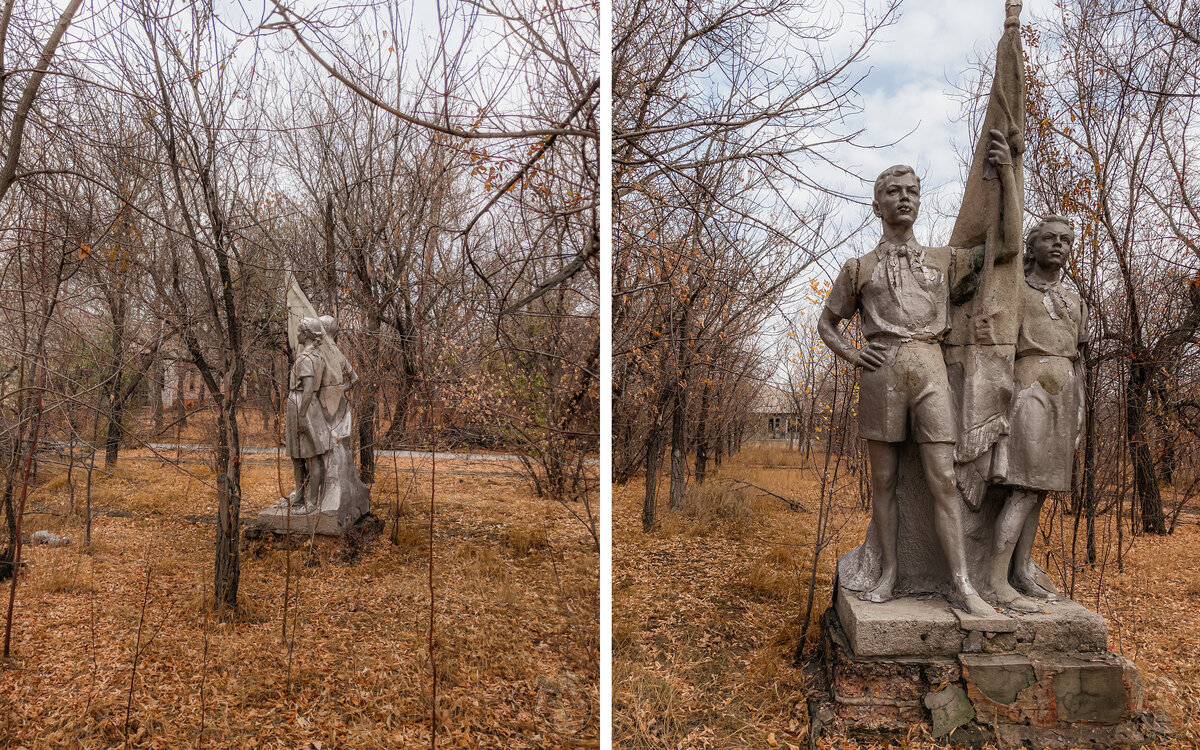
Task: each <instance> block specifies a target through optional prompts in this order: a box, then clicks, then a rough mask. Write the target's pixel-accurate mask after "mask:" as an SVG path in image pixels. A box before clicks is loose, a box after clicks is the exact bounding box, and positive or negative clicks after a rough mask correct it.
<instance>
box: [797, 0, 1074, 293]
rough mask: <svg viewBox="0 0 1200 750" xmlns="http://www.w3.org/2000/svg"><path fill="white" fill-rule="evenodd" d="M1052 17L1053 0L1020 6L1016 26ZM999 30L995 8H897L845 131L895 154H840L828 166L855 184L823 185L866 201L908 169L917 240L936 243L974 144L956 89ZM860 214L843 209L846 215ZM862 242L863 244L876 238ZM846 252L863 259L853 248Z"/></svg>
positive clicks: (958, 2)
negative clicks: (894, 168)
mask: <svg viewBox="0 0 1200 750" xmlns="http://www.w3.org/2000/svg"><path fill="white" fill-rule="evenodd" d="M1053 12H1055V9H1054V5H1053V1H1052V0H1026V2H1025V7H1024V9H1023V11H1022V13H1021V20H1022V22H1023V23H1028V22H1029V21H1030V20H1031V19H1033V18H1035V17H1039V18H1041V17H1046V16H1047V14H1050V13H1053ZM1003 23H1004V0H969V1H968V2H964V1H963V0H905V2H904V3H903V4H902V6H901V16H900V19H899V21H897V22H896V23H895V24H894V25H892V26H890V27H888V28H886V29H884V30H883V31H882V32H881V34H880V36H879V37H878V41H877V43H876V45H875V46H874V47H873V48H872V49H871V52H870V56H869V59H868V61H867V66H866V67H867V70H866V72H867V75H866V79H865V80H864V81H863V82H862V84H860V87H859V91H860V93H861V95H862V104H863V110H864V111H863V113H862V114H861V116H860V117H859V118H858V119H857V121H855V122H853V123H852V125H853V126H854V127H861V128H862V129H863V131H864V132H863V135H862V137H861V141H862V142H863V143H869V144H887V143H892V142H895V145H892V146H890V147H887V148H882V149H879V150H867V149H858V148H851V147H840V148H839V149H838V150H837V151H836V156H835V160H836V161H837V162H838V163H840V164H842V165H844V166H846V167H847V168H848V169H849V170H850V171H851V172H853V173H856V174H858V175H861V176H862V177H863V179H864V182H862V183H856V182H853V181H851V180H848V179H847V178H845V177H843V176H839V175H838V173H837V172H836V171H835V170H833V169H829V170H828V177H827V178H826V179H827V182H828V184H832V185H835V186H837V187H838V188H839V189H841V190H844V191H845V192H847V193H850V194H853V195H857V196H859V197H861V198H862V199H863V200H869V195H870V187H871V186H870V180H872V179H873V178H874V176H875V175H877V174H879V173H880V172H881V171H883V170H884V169H885V168H887V167H888V166H891V165H892V164H909V165H911V166H912V167H913V168H915V169H916V170H917V173H918V174H919V175H920V176H921V178H922V188H923V194H924V198H925V200H924V201H923V204H922V212H921V218H920V219H919V220H918V224H917V237H918V239H919V240H921V241H922V242H924V243H926V244H931V245H932V244H939V243H943V242H945V241H946V239H947V238H948V236H949V232H950V220H949V219H948V218H945V217H943V218H940V219H939V218H938V216H937V214H938V213H939V211H940V212H942V213H943V214H947V215H948V214H952V213H954V212H955V211H956V210H957V207H958V203H959V201H960V200H961V197H962V181H963V179H964V178H963V164H962V160H963V158H964V156H963V155H964V154H969V152H970V150H971V147H972V145H973V139H974V138H975V135H976V134H975V133H973V132H971V130H970V127H969V125H968V123H967V122H966V121H965V120H962V119H961V117H962V112H963V104H962V99H961V96H962V92H961V91H960V90H959V89H960V88H962V87H965V86H968V85H969V81H970V80H971V78H972V77H973V76H977V73H975V72H974V71H973V66H975V65H977V63H978V62H979V61H981V60H987V61H989V65H990V64H991V61H992V60H993V58H994V56H995V52H996V43H997V42H998V41H999V39H1000V34H1001V32H1002V31H1003ZM866 210H867V209H865V208H854V207H849V208H847V216H848V217H850V216H861V215H862V214H863V213H864V212H865V211H866ZM867 234H868V235H869V236H868V237H864V238H863V241H864V242H866V241H868V240H870V239H873V237H874V236H875V235H876V234H877V232H875V231H871V232H868V233H867ZM853 249H854V250H858V251H860V252H861V251H862V247H861V245H858V246H856V247H855V248H853ZM850 252H851V249H847V251H846V254H849V253H850ZM838 260H839V261H840V260H841V259H840V258H839V259H838ZM839 264H840V263H839ZM824 265H825V268H824V269H822V271H814V274H813V276H816V277H818V278H821V277H823V276H827V275H828V274H830V273H832V272H835V271H836V267H837V266H836V265H835V264H834V263H832V262H831V263H828V264H824Z"/></svg>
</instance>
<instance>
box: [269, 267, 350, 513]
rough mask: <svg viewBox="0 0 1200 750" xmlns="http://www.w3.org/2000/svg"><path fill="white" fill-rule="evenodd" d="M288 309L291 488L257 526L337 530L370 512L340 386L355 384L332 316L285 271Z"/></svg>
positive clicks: (287, 419)
mask: <svg viewBox="0 0 1200 750" xmlns="http://www.w3.org/2000/svg"><path fill="white" fill-rule="evenodd" d="M287 307H288V342H289V343H290V344H291V346H292V351H295V352H297V354H296V362H295V364H294V365H293V367H292V372H291V375H290V380H289V395H288V402H287V403H288V405H287V415H286V417H287V418H286V421H285V423H286V426H287V432H286V435H285V447H286V450H287V454H288V455H289V456H290V457H291V458H292V470H293V476H294V478H295V483H296V489H295V490H294V491H293V492H292V493H291V494H290V495H289V496H288V497H286V498H280V499H279V501H278V502H277V503H275V504H274V505H272V506H271V507H269V508H266V509H265V510H263V511H262V512H261V513H260V514H259V518H258V526H259V527H260V528H264V529H270V530H273V531H285V530H289V531H290V530H294V531H297V532H298V533H316V534H330V535H338V534H343V533H345V531H346V530H347V529H349V528H350V527H351V526H353V525H354V524H355V523H356V522H357V521H358V519H359V518H361V517H362V516H364V515H366V514H367V513H368V512H369V511H370V490H369V489H368V488H367V486H366V485H365V484H363V482H362V480H361V479H360V478H359V476H358V471H357V469H356V468H355V465H354V455H353V453H352V452H351V448H350V440H351V437H352V436H353V434H354V429H353V412H352V410H351V408H350V403H349V401H348V400H347V398H346V391H347V390H349V389H350V388H353V387H354V386H355V384H357V383H358V374H357V373H356V372H355V371H354V368H353V367H351V366H350V363H349V361H348V360H347V359H346V357H345V356H344V355H343V354H342V352H341V350H340V349H339V348H338V346H337V338H338V334H339V333H340V332H341V328H340V326H338V324H337V320H336V319H335V318H333V317H332V316H329V315H325V316H321V317H318V316H317V314H316V311H315V309H314V308H313V306H312V303H311V302H309V300H308V297H307V296H306V295H305V294H304V292H303V290H301V289H300V285H299V284H298V283H297V282H296V280H295V278H294V277H292V276H291V275H290V274H289V276H288V293H287Z"/></svg>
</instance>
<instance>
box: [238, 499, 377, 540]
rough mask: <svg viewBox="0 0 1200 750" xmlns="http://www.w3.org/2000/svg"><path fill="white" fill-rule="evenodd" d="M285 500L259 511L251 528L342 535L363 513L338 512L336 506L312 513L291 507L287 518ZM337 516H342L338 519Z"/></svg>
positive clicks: (276, 531)
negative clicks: (301, 511) (298, 510)
mask: <svg viewBox="0 0 1200 750" xmlns="http://www.w3.org/2000/svg"><path fill="white" fill-rule="evenodd" d="M286 502H287V500H286V499H285V498H281V499H280V502H277V503H275V504H274V505H270V506H267V507H266V508H263V509H262V510H261V511H259V513H258V518H257V519H255V521H254V523H253V528H255V529H257V530H259V531H262V532H272V533H275V534H287V533H289V531H290V533H292V534H297V535H300V536H310V535H312V534H318V535H321V536H342V535H343V534H345V533H346V532H347V531H348V530H349V529H350V528H351V527H352V526H354V524H355V523H357V522H358V520H359V518H361V517H362V515H363V514H362V513H359V514H357V515H355V514H353V513H349V514H347V513H345V512H339V509H338V508H320V509H317V510H315V511H313V512H312V513H300V512H297V511H295V510H294V509H293V510H292V513H291V518H290V520H289V518H288V509H287V506H286V505H285V504H284V503H286ZM339 516H342V518H341V519H339Z"/></svg>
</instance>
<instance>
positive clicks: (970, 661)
mask: <svg viewBox="0 0 1200 750" xmlns="http://www.w3.org/2000/svg"><path fill="white" fill-rule="evenodd" d="M959 658H960V659H961V660H962V665H963V669H964V674H965V676H966V679H967V682H969V683H973V684H974V685H975V686H976V687H978V688H979V690H980V691H981V692H982V693H983V694H984V695H985V696H987V698H988V699H989V700H992V701H994V702H996V703H1001V704H1003V705H1005V706H1008V705H1011V704H1012V703H1013V702H1014V701H1016V699H1017V694H1018V693H1020V692H1021V691H1022V690H1024V689H1025V688H1027V687H1029V686H1030V685H1032V684H1034V683H1035V682H1037V676H1036V675H1035V674H1034V672H1033V664H1032V662H1030V661H1029V658H1028V657H1026V656H1023V655H1020V654H995V655H993V654H977V655H967V654H963V655H962V656H961V657H959Z"/></svg>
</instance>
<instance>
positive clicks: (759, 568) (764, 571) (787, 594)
mask: <svg viewBox="0 0 1200 750" xmlns="http://www.w3.org/2000/svg"><path fill="white" fill-rule="evenodd" d="M741 583H742V586H743V587H744V588H745V589H746V590H747V591H749V592H750V593H751V594H752V595H753V596H756V597H758V598H760V599H778V600H780V601H786V600H788V599H791V598H793V597H794V596H796V593H797V583H796V577H795V576H794V575H793V574H791V573H790V572H785V571H782V570H779V569H778V568H775V567H772V566H770V565H764V564H762V563H757V564H755V565H752V566H751V567H750V568H749V569H748V570H746V571H745V572H744V573H743V574H742V577H741Z"/></svg>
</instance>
